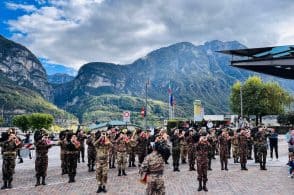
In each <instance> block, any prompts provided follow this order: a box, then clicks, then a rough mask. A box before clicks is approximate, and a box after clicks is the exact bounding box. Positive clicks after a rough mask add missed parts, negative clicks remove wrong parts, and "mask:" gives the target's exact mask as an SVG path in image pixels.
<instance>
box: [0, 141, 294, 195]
mask: <svg viewBox="0 0 294 195" xmlns="http://www.w3.org/2000/svg"><path fill="white" fill-rule="evenodd" d="M279 153H280V159H279V161H276V160H273V161H270V159H269V158H268V159H267V161H268V163H267V168H268V170H267V171H260V170H259V166H258V165H257V164H255V163H254V161H253V160H251V161H249V163H248V169H249V170H248V171H241V170H240V165H239V164H233V163H232V159H230V160H229V171H221V170H220V162H219V159H218V156H217V159H216V160H213V162H212V169H213V171H209V174H208V184H207V186H208V190H209V191H208V192H203V191H202V192H197V187H198V182H197V173H196V172H195V171H193V172H191V171H188V166H187V165H180V170H181V172H173V171H172V166H171V165H167V166H166V168H165V173H164V180H165V186H166V194H167V195H193V194H228V195H229V194H232V195H233V194H234V195H235V194H236V195H239V194H258V195H263V194H264V195H269V194H271V195H272V194H279V195H284V194H285V195H288V194H293V193H294V179H291V178H288V177H287V170H288V169H287V166H286V163H287V159H288V157H287V144H286V143H285V142H284V140H283V139H282V138H281V139H280V142H279ZM268 156H269V154H268ZM170 162H171V159H170ZM170 164H171V163H170ZM0 165H1V166H2V160H1V163H0ZM77 172H78V173H77V177H76V183H71V184H69V183H67V182H68V177H67V175H64V176H61V174H60V173H61V171H60V160H59V147H53V148H52V149H51V150H50V153H49V167H48V178H47V185H46V186H39V187H34V184H35V177H34V174H35V172H34V160H29V159H24V163H22V164H17V167H16V173H15V175H14V181H13V184H14V185H13V186H14V188H13V189H10V190H2V191H0V194H9V195H10V194H21V195H35V194H36V195H37V194H51V195H53V194H63V195H75V194H96V193H95V192H96V190H97V183H96V179H95V173H94V172H91V173H88V172H87V163H79V164H78V171H77ZM1 174H2V172H1ZM127 174H128V175H127V176H122V177H118V176H117V170H114V169H111V170H110V172H109V180H108V185H107V189H108V193H107V194H111V195H132V194H134V195H135V194H136V195H137V194H138V195H141V194H144V192H145V187H146V186H145V185H143V184H141V183H140V182H139V176H138V170H137V168H128V169H127ZM1 185H2V183H1ZM102 194H103V193H102Z"/></svg>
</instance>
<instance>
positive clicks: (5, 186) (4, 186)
mask: <svg viewBox="0 0 294 195" xmlns="http://www.w3.org/2000/svg"><path fill="white" fill-rule="evenodd" d="M6 188H7V181H6V180H5V181H4V184H3V186H2V187H1V190H4V189H6Z"/></svg>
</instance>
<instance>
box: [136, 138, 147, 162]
mask: <svg viewBox="0 0 294 195" xmlns="http://www.w3.org/2000/svg"><path fill="white" fill-rule="evenodd" d="M147 144H148V140H147V138H145V137H142V136H138V138H137V154H138V159H139V166H141V164H142V162H143V160H144V158H145V156H146V155H147Z"/></svg>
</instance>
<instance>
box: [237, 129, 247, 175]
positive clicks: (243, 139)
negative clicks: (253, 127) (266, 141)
mask: <svg viewBox="0 0 294 195" xmlns="http://www.w3.org/2000/svg"><path fill="white" fill-rule="evenodd" d="M248 139H250V133H249V132H247V131H246V130H244V129H242V130H241V132H240V135H239V137H238V144H239V155H240V164H241V170H245V171H247V170H248V169H247V167H246V164H247V156H248V155H247V152H248V149H247V147H248Z"/></svg>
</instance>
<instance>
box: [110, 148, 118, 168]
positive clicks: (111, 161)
mask: <svg viewBox="0 0 294 195" xmlns="http://www.w3.org/2000/svg"><path fill="white" fill-rule="evenodd" d="M116 156H117V152H116V151H115V148H114V147H112V148H110V150H109V163H110V164H111V165H114V163H115V159H116Z"/></svg>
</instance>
